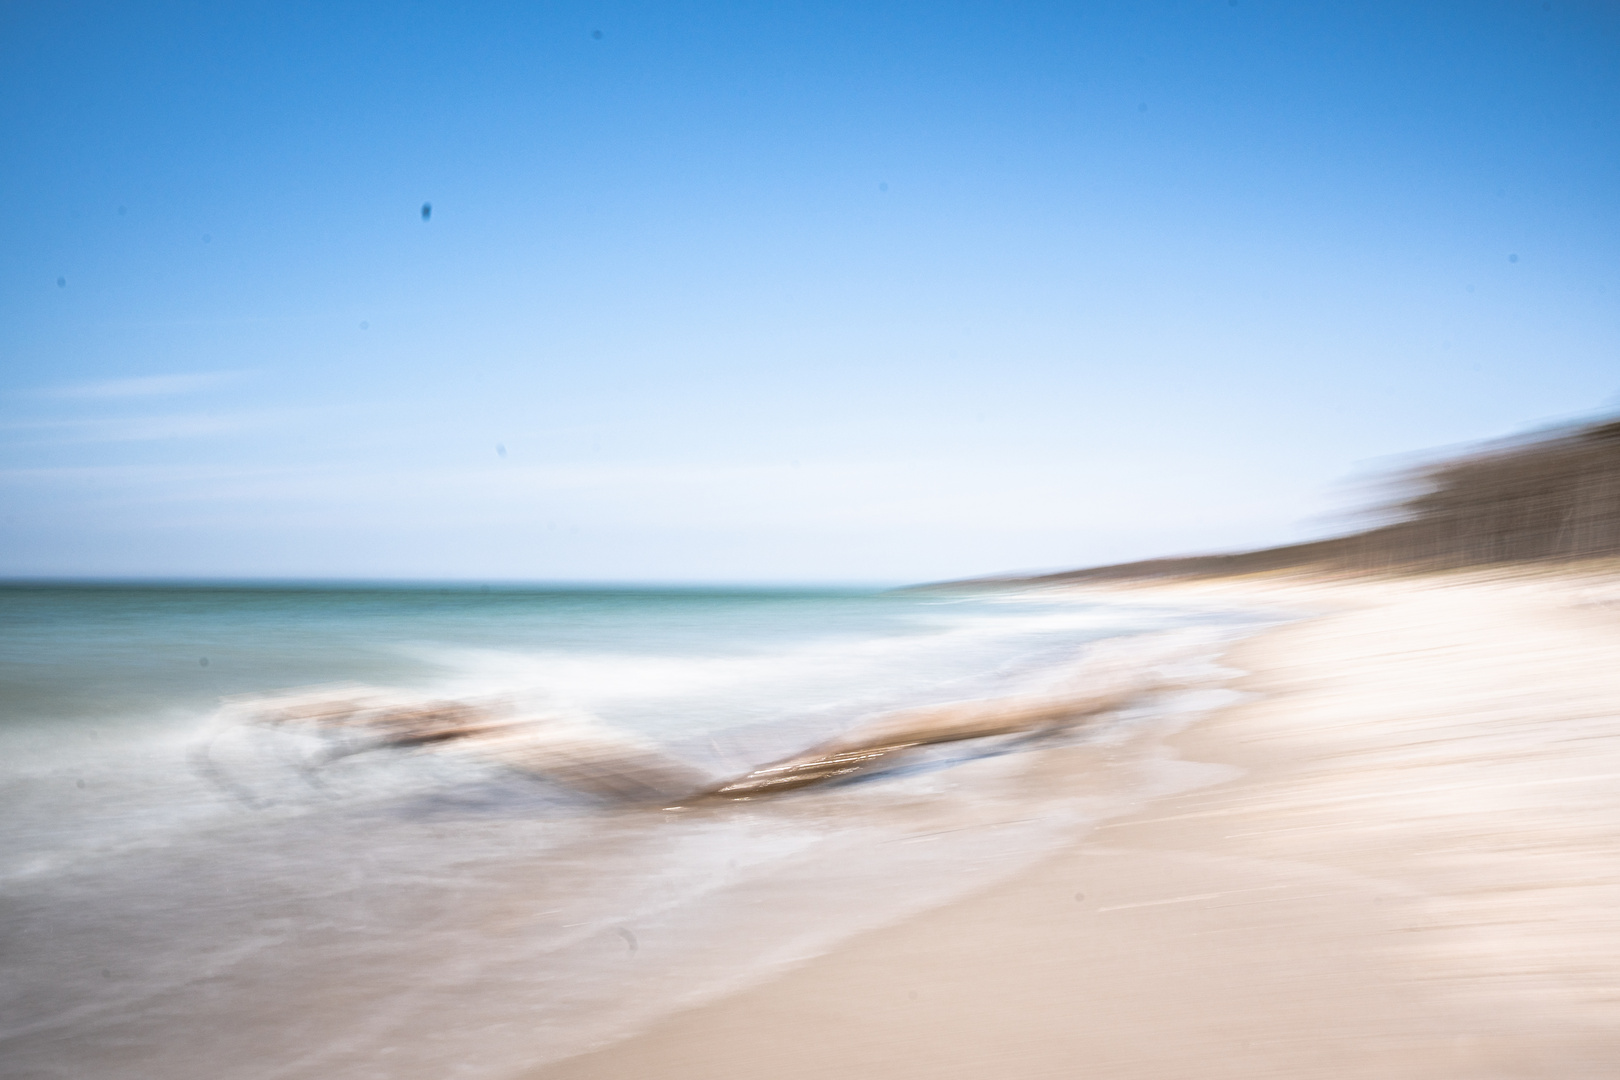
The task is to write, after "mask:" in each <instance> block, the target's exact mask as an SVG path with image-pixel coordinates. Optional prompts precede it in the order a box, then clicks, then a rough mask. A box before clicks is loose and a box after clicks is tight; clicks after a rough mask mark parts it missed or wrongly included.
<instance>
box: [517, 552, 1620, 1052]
mask: <svg viewBox="0 0 1620 1080" xmlns="http://www.w3.org/2000/svg"><path fill="white" fill-rule="evenodd" d="M1614 581H1615V579H1614V578H1612V577H1611V578H1608V579H1594V578H1586V579H1575V578H1571V577H1567V576H1566V577H1564V578H1557V579H1555V578H1550V577H1535V578H1520V579H1517V580H1507V581H1483V580H1465V579H1460V578H1453V579H1448V580H1444V581H1441V580H1437V579H1430V580H1428V581H1418V582H1407V583H1385V584H1360V585H1333V584H1326V583H1300V582H1294V583H1283V582H1271V583H1264V584H1259V585H1256V584H1223V585H1186V586H1161V587H1159V590H1160V591H1161V592H1162V594H1164V595H1165V597H1166V598H1167V599H1168V598H1170V596H1172V595H1173V596H1175V597H1176V598H1188V597H1199V596H1207V597H1209V598H1210V599H1212V600H1222V601H1229V600H1231V599H1233V598H1236V597H1246V598H1254V599H1259V600H1262V601H1267V602H1278V603H1286V604H1293V605H1305V606H1312V607H1315V608H1316V609H1318V610H1321V611H1324V612H1326V613H1325V614H1321V615H1319V616H1317V617H1314V618H1311V619H1309V620H1306V621H1302V622H1297V623H1292V624H1289V625H1287V626H1284V627H1282V628H1280V629H1277V630H1273V631H1270V632H1268V633H1266V634H1264V635H1262V636H1260V637H1257V638H1253V639H1250V640H1249V641H1247V642H1245V643H1243V644H1241V645H1240V646H1238V647H1237V648H1236V649H1235V650H1233V652H1231V653H1230V654H1229V655H1228V657H1227V659H1226V660H1225V663H1226V664H1228V665H1229V666H1232V667H1235V668H1238V669H1241V670H1242V671H1243V672H1245V673H1246V674H1244V675H1243V676H1241V677H1240V678H1238V679H1236V680H1235V681H1234V683H1233V685H1234V686H1236V687H1237V688H1238V689H1240V690H1244V691H1247V692H1250V693H1251V694H1252V695H1253V696H1252V697H1250V698H1249V699H1247V700H1246V701H1245V702H1244V703H1242V704H1240V705H1237V706H1234V707H1231V708H1228V709H1225V710H1222V711H1219V712H1217V713H1215V714H1213V715H1211V716H1208V717H1206V718H1204V719H1202V720H1199V721H1198V722H1197V723H1195V724H1194V725H1193V726H1192V727H1190V728H1189V729H1187V730H1185V731H1183V732H1181V733H1179V734H1177V735H1174V736H1172V737H1171V738H1170V739H1169V749H1170V750H1171V751H1172V752H1173V753H1174V754H1176V755H1178V756H1179V757H1181V758H1184V759H1187V760H1189V761H1195V762H1205V763H1213V764H1218V765H1224V766H1228V767H1230V768H1229V770H1228V772H1227V773H1226V774H1224V775H1229V776H1231V779H1227V780H1224V781H1221V782H1217V783H1213V784H1209V785H1206V786H1203V787H1200V788H1197V789H1195V790H1192V791H1187V792H1184V793H1182V794H1179V795H1174V796H1169V797H1164V798H1160V799H1157V800H1154V801H1151V802H1149V803H1147V804H1145V805H1142V806H1140V807H1139V808H1138V809H1137V810H1135V811H1134V812H1132V813H1131V814H1129V815H1128V816H1124V817H1120V818H1116V819H1114V820H1112V821H1109V822H1107V823H1106V824H1104V825H1103V826H1101V827H1100V828H1098V829H1096V830H1094V831H1092V832H1091V833H1089V834H1087V835H1086V836H1085V837H1084V838H1083V839H1082V840H1081V841H1080V842H1078V843H1077V844H1075V845H1074V846H1072V847H1070V848H1068V849H1067V850H1064V851H1062V852H1061V853H1059V854H1057V855H1056V856H1054V857H1052V858H1049V859H1047V860H1046V861H1044V862H1042V863H1041V864H1039V865H1038V866H1036V867H1035V868H1033V869H1031V870H1029V871H1027V872H1024V873H1022V874H1021V875H1019V876H1017V877H1015V878H1013V879H1012V880H1010V881H1004V882H1002V883H1000V884H998V885H996V886H994V887H992V888H990V889H988V890H986V891H984V892H980V893H978V894H975V895H972V896H970V897H968V898H966V899H964V900H960V901H957V902H955V903H952V904H950V905H948V906H945V907H941V908H936V909H934V910H932V911H928V912H926V913H924V914H922V915H919V916H917V917H914V918H912V919H909V920H907V921H905V922H903V923H901V924H899V925H895V926H890V927H888V928H885V929H882V930H878V931H873V932H868V933H865V934H863V935H860V936H858V937H855V938H852V939H849V940H847V941H845V942H844V943H843V944H841V945H840V946H839V947H837V948H836V949H834V950H833V951H831V952H829V953H827V954H825V955H822V956H820V957H817V958H815V959H813V960H810V961H808V962H806V963H804V964H802V965H801V966H798V967H796V968H793V969H792V970H790V971H787V972H786V973H785V974H783V975H782V976H781V977H779V978H777V979H775V980H774V981H771V982H768V983H766V984H763V985H758V986H755V987H753V988H751V989H747V990H743V991H741V992H739V993H736V994H734V995H733V996H730V997H727V998H725V999H722V1000H719V1001H716V1002H712V1003H710V1004H708V1005H705V1006H701V1007H698V1008H695V1009H692V1010H689V1011H687V1012H683V1013H680V1014H677V1015H674V1016H671V1017H668V1018H666V1019H664V1020H663V1021H661V1022H659V1023H658V1024H656V1025H654V1026H653V1027H651V1028H650V1029H648V1030H646V1031H644V1032H643V1033H641V1034H639V1035H637V1036H634V1037H632V1038H629V1039H627V1040H625V1041H622V1042H619V1043H616V1044H614V1045H611V1046H607V1047H605V1048H602V1049H600V1050H598V1051H596V1052H594V1053H591V1054H587V1055H584V1056H582V1057H576V1058H573V1059H570V1060H567V1061H563V1062H560V1063H557V1064H554V1065H552V1066H550V1067H547V1068H545V1069H542V1070H539V1071H537V1072H535V1073H533V1074H531V1075H532V1076H533V1077H534V1078H535V1080H541V1078H544V1080H586V1078H615V1080H616V1078H628V1077H652V1076H656V1077H660V1078H663V1080H684V1078H694V1080H695V1078H699V1077H702V1078H705V1080H727V1078H731V1077H737V1078H742V1077H748V1078H750V1080H752V1078H755V1077H757V1076H760V1075H772V1076H776V1077H783V1078H788V1080H793V1078H801V1077H802V1078H810V1077H832V1076H839V1077H848V1076H859V1077H879V1078H896V1080H898V1078H913V1077H915V1078H919V1080H920V1078H923V1077H928V1078H936V1077H964V1078H966V1077H974V1078H978V1077H990V1076H994V1077H998V1078H1022V1077H1069V1076H1106V1077H1111V1078H1149V1077H1152V1078H1160V1077H1164V1078H1170V1077H1193V1076H1197V1077H1200V1078H1225V1077H1232V1078H1234V1080H1235V1078H1239V1077H1242V1078H1254V1077H1289V1078H1300V1077H1335V1078H1356V1077H1374V1076H1376V1077H1380V1078H1407V1077H1410V1078H1427V1077H1456V1078H1463V1077H1467V1078H1474V1080H1477V1078H1498V1077H1500V1078H1509V1077H1513V1078H1518V1077H1560V1078H1570V1080H1574V1078H1585V1077H1592V1078H1596V1077H1612V1076H1614V1075H1615V1074H1616V1066H1615V1063H1616V1062H1620V589H1617V588H1616V586H1615V585H1614ZM1139 595H1140V593H1139ZM1131 753H1135V751H1127V750H1125V749H1120V748H1115V749H1112V750H1110V749H1104V748H1099V747H1075V748H1069V749H1064V750H1054V751H1048V752H1046V755H1047V757H1046V760H1045V761H1044V762H1043V766H1042V768H1043V771H1045V772H1047V774H1048V775H1049V776H1050V778H1051V779H1052V781H1053V782H1057V783H1072V784H1075V785H1084V786H1086V787H1087V788H1088V789H1091V790H1103V789H1108V788H1110V787H1114V788H1118V787H1121V786H1123V785H1126V784H1128V783H1129V778H1128V777H1127V776H1126V775H1125V774H1127V773H1129V772H1130V762H1129V760H1128V759H1129V757H1130V754H1131Z"/></svg>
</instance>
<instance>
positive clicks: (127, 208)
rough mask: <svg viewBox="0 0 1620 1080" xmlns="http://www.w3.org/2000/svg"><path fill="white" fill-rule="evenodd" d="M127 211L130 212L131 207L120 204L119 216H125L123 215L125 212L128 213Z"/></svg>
mask: <svg viewBox="0 0 1620 1080" xmlns="http://www.w3.org/2000/svg"><path fill="white" fill-rule="evenodd" d="M127 213H129V207H127V206H120V207H119V208H118V216H119V217H123V216H124V215H125V214H127Z"/></svg>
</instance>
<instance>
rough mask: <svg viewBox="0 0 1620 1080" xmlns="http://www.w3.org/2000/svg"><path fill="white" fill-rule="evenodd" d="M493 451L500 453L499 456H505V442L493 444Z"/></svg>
mask: <svg viewBox="0 0 1620 1080" xmlns="http://www.w3.org/2000/svg"><path fill="white" fill-rule="evenodd" d="M495 452H496V453H497V454H499V455H501V457H505V456H506V444H505V443H496V444H495Z"/></svg>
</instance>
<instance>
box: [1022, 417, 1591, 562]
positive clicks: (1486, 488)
mask: <svg viewBox="0 0 1620 1080" xmlns="http://www.w3.org/2000/svg"><path fill="white" fill-rule="evenodd" d="M1396 479H1397V481H1398V483H1399V486H1400V487H1401V488H1402V489H1403V490H1405V491H1407V492H1413V491H1415V492H1416V494H1408V495H1406V496H1405V497H1402V498H1400V499H1398V500H1396V501H1395V502H1394V503H1393V504H1392V505H1389V506H1386V507H1384V508H1382V510H1381V515H1380V516H1383V517H1386V518H1393V520H1392V521H1390V523H1388V524H1384V525H1380V526H1377V527H1374V528H1369V529H1365V530H1363V531H1361V532H1357V533H1352V534H1350V535H1348V536H1339V537H1334V538H1332V539H1328V540H1317V541H1313V542H1311V543H1307V544H1290V545H1288V546H1285V547H1275V548H1264V549H1262V550H1259V551H1245V552H1239V553H1235V554H1229V555H1197V556H1188V557H1182V558H1170V559H1149V560H1146V561H1143V562H1133V563H1122V564H1119V565H1115V566H1101V567H1093V568H1091V569H1086V570H1071V571H1067V572H1064V573H1058V574H1044V575H1040V576H1038V577H1027V578H1020V579H1017V580H1019V581H1021V582H1042V583H1061V582H1071V581H1073V582H1080V581H1120V580H1131V579H1138V578H1164V577H1208V576H1228V575H1234V574H1255V573H1264V572H1268V571H1279V570H1315V571H1329V572H1338V573H1367V572H1380V571H1382V572H1421V571H1430V570H1454V569H1464V568H1469V567H1488V566H1502V565H1506V564H1524V563H1537V562H1567V561H1571V560H1577V559H1593V558H1603V557H1613V556H1620V420H1608V421H1604V422H1601V423H1594V424H1584V425H1580V426H1577V427H1572V428H1565V429H1561V430H1558V431H1555V432H1552V433H1542V434H1539V435H1536V436H1532V437H1528V438H1521V439H1516V440H1511V441H1508V442H1503V443H1497V444H1493V445H1491V446H1487V447H1485V448H1483V449H1480V450H1476V451H1473V452H1471V453H1468V454H1464V455H1461V456H1458V457H1453V458H1450V459H1447V460H1445V461H1441V462H1439V463H1437V464H1431V465H1426V466H1422V467H1420V468H1417V469H1413V470H1410V471H1408V472H1406V473H1403V474H1401V475H1400V476H1399V477H1397V478H1396ZM1003 580H1011V579H1003Z"/></svg>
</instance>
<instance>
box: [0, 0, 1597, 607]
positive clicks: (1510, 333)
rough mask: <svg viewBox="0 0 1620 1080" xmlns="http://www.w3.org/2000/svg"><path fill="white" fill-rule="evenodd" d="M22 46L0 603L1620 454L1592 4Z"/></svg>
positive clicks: (635, 575)
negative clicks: (1530, 452) (1466, 455)
mask: <svg viewBox="0 0 1620 1080" xmlns="http://www.w3.org/2000/svg"><path fill="white" fill-rule="evenodd" d="M0 23H3V24H0V31H3V32H0V144H3V145H4V147H5V168H4V169H0V195H3V197H4V205H5V207H6V208H7V210H8V211H9V212H8V213H7V214H6V215H5V216H4V218H3V219H0V350H3V356H4V364H3V373H0V575H9V576H27V575H66V576H100V575H114V576H130V575H137V576H138V575H157V576H193V575H195V576H229V577H254V576H267V577H288V576H290V577H345V578H352V577H379V578H399V577H426V578H484V579H547V580H559V579H595V580H601V579H619V580H624V579H633V580H649V579H664V580H884V581H907V580H923V579H931V578H940V577H949V576H958V575H966V574H975V573H989V572H995V571H1004V570H1014V569H1028V568H1057V567H1067V566H1076V565H1082V564H1087V563H1096V562H1103V561H1112V560H1119V559H1128V558H1137V557H1145V556H1151V555H1159V554H1169V553H1176V552H1185V551H1199V550H1217V549H1226V548H1233V547H1242V546H1255V545H1263V544H1271V543H1280V542H1286V541H1289V540H1293V539H1298V538H1302V537H1307V536H1313V535H1320V534H1322V533H1323V532H1325V531H1329V530H1332V529H1334V528H1336V527H1338V526H1339V524H1340V519H1339V518H1336V517H1334V516H1333V515H1334V514H1335V512H1336V511H1339V510H1342V509H1343V508H1344V507H1345V506H1347V505H1350V504H1352V503H1353V502H1354V499H1355V498H1356V497H1358V496H1359V495H1364V494H1365V492H1364V491H1362V490H1361V489H1360V488H1357V487H1356V486H1355V485H1354V484H1347V481H1350V480H1353V479H1354V478H1356V477H1358V476H1364V475H1366V474H1368V473H1369V472H1373V471H1376V470H1378V469H1379V468H1381V467H1386V466H1388V465H1390V464H1392V463H1398V462H1399V461H1400V460H1403V459H1402V458H1401V455H1404V454H1408V453H1410V452H1413V451H1416V450H1421V449H1424V448H1433V447H1443V446H1454V445H1458V444H1463V443H1467V442H1470V441H1473V440H1479V439H1485V438H1492V437H1496V436H1501V435H1505V434H1508V433H1512V432H1516V431H1521V430H1524V429H1525V428H1527V427H1534V426H1536V425H1539V424H1545V423H1548V422H1552V421H1556V420H1561V419H1566V418H1570V417H1581V416H1590V415H1594V414H1597V413H1601V412H1606V411H1609V410H1612V409H1613V408H1614V406H1615V405H1616V404H1617V401H1620V399H1617V397H1616V395H1617V393H1620V350H1617V346H1620V304H1617V301H1620V269H1617V268H1620V262H1617V259H1616V256H1617V255H1620V198H1617V195H1620V190H1617V188H1620V179H1617V178H1620V63H1616V57H1617V56H1620V8H1616V7H1615V6H1613V5H1611V4H1602V3H1589V4H1581V3H1569V2H1553V3H1550V4H1548V3H1542V2H1540V0H1536V2H1523V3H1521V2H1500V3H1498V2H1482V0H1473V2H1460V3H1454V4H1414V3H1409V2H1406V3H1387V4H1384V3H1340V4H1334V3H1305V2H1300V3H1280V2H1269V0H1266V2H1263V0H1238V2H1237V3H1235V4H1234V3H1231V2H1230V0H1199V2H1181V3H1138V4H1128V3H1106V4H1105V3H1096V4H1085V3H1071V4H989V3H985V4H971V5H951V4H941V3H928V4H915V5H902V4H881V3H869V4H859V5H857V4H830V3H824V4H801V5H791V4H770V5H720V4H680V3H662V4H646V5H638V4H608V3H604V4H556V5H523V6H518V5H513V6H478V7H475V8H472V7H467V6H463V5H437V6H435V5H417V6H401V5H387V6H383V5H376V6H368V5H350V6H347V7H345V8H343V9H342V10H341V11H333V10H331V9H330V8H329V7H328V6H326V5H318V6H317V5H307V6H298V5H294V4H276V5H263V6H248V5H237V6H230V5H194V6H180V5H172V6H171V5H138V6H136V5H123V6H80V5H72V4H53V5H42V4H41V5H23V4H13V5H8V6H6V7H5V8H4V9H0ZM424 203H431V205H432V213H431V217H430V218H429V219H427V220H424V219H423V216H422V213H421V210H422V206H423V204H424Z"/></svg>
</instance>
